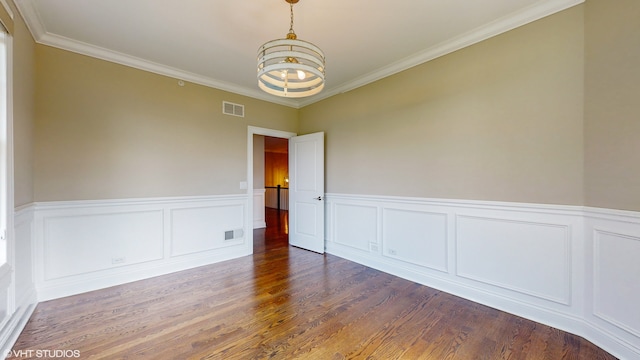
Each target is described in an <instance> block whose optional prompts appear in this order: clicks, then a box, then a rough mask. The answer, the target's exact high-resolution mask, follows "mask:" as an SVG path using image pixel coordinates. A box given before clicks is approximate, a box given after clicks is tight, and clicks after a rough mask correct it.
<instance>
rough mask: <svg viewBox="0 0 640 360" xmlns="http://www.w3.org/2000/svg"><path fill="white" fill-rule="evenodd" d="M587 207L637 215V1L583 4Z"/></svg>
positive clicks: (639, 128)
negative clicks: (629, 211)
mask: <svg viewBox="0 0 640 360" xmlns="http://www.w3.org/2000/svg"><path fill="white" fill-rule="evenodd" d="M585 24H586V39H587V40H586V71H585V74H586V77H585V83H586V93H585V96H586V97H585V103H586V106H585V144H586V146H585V184H586V201H587V205H589V206H594V207H603V208H614V209H626V210H636V211H638V210H640V46H639V45H638V44H640V1H638V0H615V1H611V0H588V1H587V2H586V16H585Z"/></svg>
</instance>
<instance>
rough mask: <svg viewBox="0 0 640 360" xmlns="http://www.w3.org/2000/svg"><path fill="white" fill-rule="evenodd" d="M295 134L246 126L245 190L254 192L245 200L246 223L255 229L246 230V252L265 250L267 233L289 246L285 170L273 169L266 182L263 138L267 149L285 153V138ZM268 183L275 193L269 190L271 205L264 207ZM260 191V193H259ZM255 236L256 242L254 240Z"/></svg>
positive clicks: (286, 147)
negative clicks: (278, 188) (246, 202)
mask: <svg viewBox="0 0 640 360" xmlns="http://www.w3.org/2000/svg"><path fill="white" fill-rule="evenodd" d="M294 136H296V134H295V133H290V132H285V131H279V130H271V129H264V128H258V127H252V126H249V129H248V139H247V140H248V141H247V144H248V149H247V150H248V151H247V160H248V161H247V183H248V194H249V195H253V201H249V202H248V214H250V215H251V216H249V217H248V221H247V227H248V228H249V229H254V230H253V231H248V234H247V235H248V238H247V253H248V254H252V253H254V251H255V252H262V251H265V246H266V245H267V244H264V240H265V237H266V236H267V235H268V237H269V239H272V238H274V239H277V240H275V241H276V242H279V243H280V245H281V244H282V242H283V241H284V242H285V245H287V246H288V228H289V218H288V205H289V204H288V199H286V198H285V195H284V194H283V193H284V191H283V188H285V187H286V188H287V191H288V174H287V176H285V175H284V172H283V171H282V170H278V171H272V172H270V173H269V177H270V180H269V182H268V183H267V179H266V176H267V171H266V170H265V159H266V155H265V154H266V148H265V142H267V146H268V147H269V150H270V152H278V153H283V152H284V151H285V149H286V154H288V139H290V138H292V137H294ZM267 138H269V139H270V140H269V141H265V140H266V139H267ZM283 146H284V149H283ZM282 156H283V155H279V156H277V157H282ZM286 156H288V155H286ZM287 167H288V166H287ZM287 170H288V169H287ZM285 180H287V181H285ZM267 184H269V185H270V186H271V187H275V189H271V190H270V192H271V193H273V194H275V195H271V194H270V196H272V198H271V199H270V202H269V206H270V207H268V208H267V207H266V205H267V201H266V200H267V199H266V197H267V189H266V185H267ZM277 185H280V196H279V197H278V196H277ZM260 192H263V193H262V194H260ZM261 197H262V199H263V201H262V203H261V202H260V201H259V200H260V198H261ZM250 199H251V197H250ZM278 200H280V211H278V210H277V206H278V204H277V202H278ZM285 200H287V201H285ZM272 206H273V207H272ZM285 207H286V209H287V211H286V213H285V212H284V211H283V208H285ZM267 209H268V211H269V214H268V215H269V216H268V217H269V218H270V219H269V220H268V219H267ZM285 215H286V216H285ZM261 219H264V220H261ZM267 226H268V227H267ZM267 231H273V233H272V232H269V233H267ZM285 232H286V233H285ZM285 235H286V236H285ZM254 237H255V240H256V241H255V242H256V243H257V244H254ZM254 245H255V249H254Z"/></svg>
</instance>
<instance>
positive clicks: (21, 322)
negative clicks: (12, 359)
mask: <svg viewBox="0 0 640 360" xmlns="http://www.w3.org/2000/svg"><path fill="white" fill-rule="evenodd" d="M36 306H37V303H35V302H34V303H31V304H27V305H25V306H21V307H19V308H18V309H17V310H16V311H15V312H14V313H13V315H12V316H11V318H10V319H9V321H8V322H7V323H6V324H5V326H4V327H3V328H2V330H0V354H7V353H8V352H9V351H10V350H11V348H12V347H13V345H14V344H15V343H16V341H17V340H18V337H19V336H20V333H21V332H22V329H24V327H25V325H27V322H28V321H29V318H30V317H31V314H33V311H34V310H35V309H36Z"/></svg>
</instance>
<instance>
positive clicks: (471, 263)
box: [455, 215, 571, 305]
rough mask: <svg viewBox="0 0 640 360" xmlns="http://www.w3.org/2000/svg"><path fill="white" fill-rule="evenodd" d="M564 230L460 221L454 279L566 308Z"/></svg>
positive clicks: (480, 219)
mask: <svg viewBox="0 0 640 360" xmlns="http://www.w3.org/2000/svg"><path fill="white" fill-rule="evenodd" d="M569 226H570V225H568V224H546V223H539V222H524V221H514V220H511V219H505V218H486V217H475V216H463V215H459V216H458V217H457V219H456V239H455V240H456V251H457V252H456V261H457V275H458V276H460V277H464V278H467V279H472V280H476V281H479V282H482V283H485V284H489V285H494V286H498V287H502V288H504V289H508V290H512V291H516V292H520V293H523V294H528V295H533V296H536V297H539V298H541V299H547V300H550V301H555V302H558V303H561V304H564V305H569V304H570V292H571V258H570V256H569V249H570V242H571V239H570V236H569V234H570V232H569Z"/></svg>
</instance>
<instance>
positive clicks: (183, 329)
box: [14, 210, 615, 360]
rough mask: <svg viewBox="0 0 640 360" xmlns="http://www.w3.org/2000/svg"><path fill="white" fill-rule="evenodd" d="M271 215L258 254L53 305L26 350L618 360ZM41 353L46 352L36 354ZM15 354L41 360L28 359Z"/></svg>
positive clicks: (46, 306)
mask: <svg viewBox="0 0 640 360" xmlns="http://www.w3.org/2000/svg"><path fill="white" fill-rule="evenodd" d="M284 216H286V212H280V216H278V213H277V212H276V211H275V210H274V211H269V212H268V216H267V222H268V223H269V225H271V224H274V226H273V227H269V229H268V230H264V229H262V230H256V231H255V232H254V237H255V254H254V255H253V256H247V257H244V258H240V259H236V260H231V261H226V262H222V263H218V264H214V265H209V266H203V267H199V268H195V269H192V270H187V271H182V272H178V273H174V274H170V275H166V276H161V277H157V278H153V279H148V280H143V281H138V282H134V283H130V284H125V285H120V286H116V287H112V288H108V289H103V290H99V291H94V292H90V293H85V294H81V295H76V296H71V297H67V298H63V299H57V300H53V301H48V302H43V303H41V304H39V305H38V307H37V308H36V310H35V312H34V314H33V315H32V317H31V319H30V320H29V322H28V324H27V325H26V328H25V329H24V331H23V332H22V334H21V335H20V337H19V339H18V341H17V343H16V345H15V346H14V354H16V352H17V351H20V350H22V351H24V353H23V354H27V353H26V352H27V351H29V350H31V351H33V352H32V355H35V354H36V353H35V351H36V350H51V351H53V350H58V351H67V353H66V354H67V357H68V358H69V357H71V356H69V355H74V353H71V352H70V351H77V352H76V353H75V354H79V355H80V358H81V359H94V358H95V359H296V358H297V359H554V360H555V359H589V360H592V359H615V358H614V357H613V356H611V355H609V354H607V353H606V352H604V351H602V350H601V349H599V348H598V347H596V346H594V345H593V344H591V343H590V342H588V341H586V340H584V339H582V338H580V337H578V336H575V335H571V334H568V333H565V332H563V331H559V330H557V329H554V328H551V327H549V326H545V325H541V324H538V323H535V322H532V321H528V320H525V319H522V318H520V317H517V316H513V315H510V314H507V313H504V312H501V311H498V310H495V309H492V308H489V307H486V306H482V305H479V304H476V303H473V302H471V301H468V300H464V299H461V298H458V297H456V296H452V295H449V294H446V293H443V292H440V291H437V290H434V289H431V288H428V287H425V286H422V285H419V284H416V283H413V282H410V281H407V280H403V279H400V278H397V277H394V276H391V275H388V274H385V273H382V272H380V271H376V270H373V269H370V268H367V267H365V266H362V265H358V264H356V263H353V262H350V261H347V260H344V259H341V258H338V257H335V256H331V255H324V256H323V255H319V254H315V253H312V252H308V251H305V250H301V249H298V248H295V247H290V246H288V243H287V234H286V233H285V232H286V230H287V226H286V221H285V219H284V218H283V217H284ZM33 357H35V356H33ZM14 358H29V357H28V356H23V357H14Z"/></svg>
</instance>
